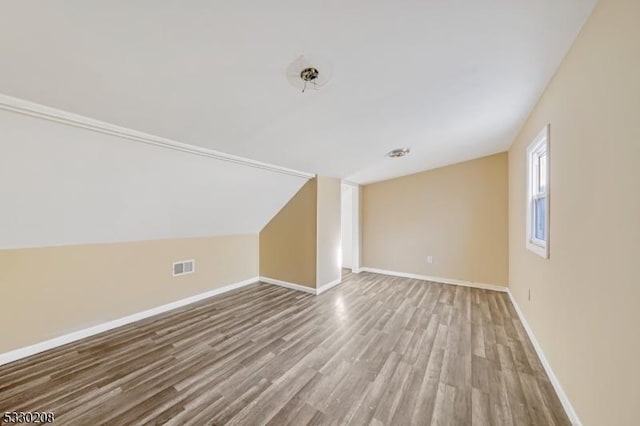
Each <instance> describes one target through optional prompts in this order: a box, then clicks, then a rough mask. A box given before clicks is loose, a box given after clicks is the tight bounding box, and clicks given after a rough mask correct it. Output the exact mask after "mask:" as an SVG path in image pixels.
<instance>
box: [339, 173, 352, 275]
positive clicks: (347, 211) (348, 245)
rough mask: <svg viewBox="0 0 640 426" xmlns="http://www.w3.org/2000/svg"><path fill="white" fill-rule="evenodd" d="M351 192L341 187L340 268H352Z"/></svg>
mask: <svg viewBox="0 0 640 426" xmlns="http://www.w3.org/2000/svg"><path fill="white" fill-rule="evenodd" d="M352 192H353V190H352V188H351V187H350V186H349V185H342V204H341V221H342V267H343V268H351V267H353V259H352V258H353V194H352Z"/></svg>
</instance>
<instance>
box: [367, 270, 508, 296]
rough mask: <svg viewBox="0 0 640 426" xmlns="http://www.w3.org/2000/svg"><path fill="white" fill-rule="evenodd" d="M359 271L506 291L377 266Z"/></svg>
mask: <svg viewBox="0 0 640 426" xmlns="http://www.w3.org/2000/svg"><path fill="white" fill-rule="evenodd" d="M360 271H364V272H372V273H374V274H382V275H391V276H394V277H402V278H413V279H417V280H424V281H433V282H437V283H442V284H451V285H458V286H462V287H474V288H481V289H484V290H493V291H501V292H507V291H508V288H507V287H504V286H501V285H495V284H484V283H476V282H471V281H464V280H457V279H454V278H442V277H431V276H429V275H420V274H412V273H408V272H397V271H388V270H386V269H377V268H369V267H362V268H360Z"/></svg>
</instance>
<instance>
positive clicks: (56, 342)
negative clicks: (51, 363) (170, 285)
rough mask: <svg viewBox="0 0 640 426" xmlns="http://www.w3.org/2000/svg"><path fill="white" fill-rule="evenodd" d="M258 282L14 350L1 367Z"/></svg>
mask: <svg viewBox="0 0 640 426" xmlns="http://www.w3.org/2000/svg"><path fill="white" fill-rule="evenodd" d="M257 282H258V277H252V278H249V279H246V280H244V281H240V282H237V283H233V284H228V285H225V286H222V287H218V288H215V289H213V290H209V291H206V292H204V293H200V294H196V295H194V296H189V297H186V298H184V299H180V300H177V301H175V302H170V303H167V304H165V305H161V306H157V307H155V308H151V309H147V310H144V311H141V312H137V313H134V314H131V315H127V316H125V317H122V318H117V319H115V320H111V321H107V322H104V323H102V324H97V325H94V326H91V327H87V328H84V329H81V330H77V331H74V332H71V333H68V334H64V335H62V336H58V337H54V338H52V339H49V340H45V341H43V342H39V343H35V344H33V345H29V346H25V347H22V348H18V349H13V350H10V351H9V352H5V353H2V354H0V365H4V364H8V363H10V362H13V361H17V360H20V359H22V358H26V357H29V356H31V355H35V354H38V353H40V352H44V351H46V350H49V349H53V348H56V347H59V346H63V345H66V344H68V343H72V342H75V341H78V340H81V339H84V338H86V337H91V336H94V335H96V334H99V333H102V332H105V331H109V330H113V329H114V328H118V327H121V326H123V325H127V324H131V323H133V322H136V321H140V320H143V319H145V318H149V317H152V316H154V315H158V314H161V313H164V312H168V311H171V310H173V309H177V308H181V307H183V306H186V305H190V304H192V303H195V302H199V301H201V300H203V299H207V298H209V297H213V296H217V295H219V294H222V293H226V292H228V291H231V290H235V289H238V288H241V287H245V286H247V285H250V284H254V283H257Z"/></svg>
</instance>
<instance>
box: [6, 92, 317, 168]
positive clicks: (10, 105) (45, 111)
mask: <svg viewBox="0 0 640 426" xmlns="http://www.w3.org/2000/svg"><path fill="white" fill-rule="evenodd" d="M0 109H3V110H6V111H12V112H16V113H19V114H24V115H28V116H31V117H36V118H40V119H43V120H48V121H53V122H56V123H62V124H66V125H68V126H73V127H79V128H82V129H86V130H91V131H94V132H98V133H104V134H107V135H112V136H118V137H121V138H124V139H128V140H131V141H135V142H141V143H146V144H151V145H155V146H160V147H163V148H168V149H173V150H176V151H181V152H186V153H190V154H194V155H200V156H203V157H209V158H213V159H215V160H220V161H227V162H230V163H235V164H240V165H243V166H248V167H254V168H258V169H263V170H268V171H271V172H275V173H283V174H286V175H290V176H296V177H301V178H305V179H311V178H313V177H315V174H313V173H306V172H302V171H299V170H294V169H290V168H287V167H281V166H276V165H274V164H269V163H264V162H261V161H256V160H251V159H249V158H244V157H239V156H236V155H231V154H226V153H224V152H219V151H214V150H211V149H207V148H201V147H197V146H193V145H189V144H185V143H181V142H176V141H173V140H171V139H166V138H161V137H159V136H154V135H150V134H148V133H144V132H139V131H136V130H132V129H128V128H126V127H121V126H116V125H114V124H110V123H105V122H103V121H99V120H94V119H92V118H88V117H84V116H82V115H78V114H73V113H70V112H67V111H62V110H59V109H56V108H51V107H48V106H45V105H40V104H37V103H34V102H29V101H26V100H24V99H19V98H14V97H13V96H7V95H3V94H0Z"/></svg>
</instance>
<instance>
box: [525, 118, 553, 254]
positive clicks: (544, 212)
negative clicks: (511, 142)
mask: <svg viewBox="0 0 640 426" xmlns="http://www.w3.org/2000/svg"><path fill="white" fill-rule="evenodd" d="M527 176H528V182H527V248H528V249H529V250H531V251H532V252H534V253H536V254H537V255H539V256H542V257H544V258H545V259H548V258H549V125H547V126H545V128H544V129H542V131H541V132H540V134H539V135H538V136H537V137H536V138H535V139H534V141H533V142H532V143H531V145H529V149H527Z"/></svg>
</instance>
